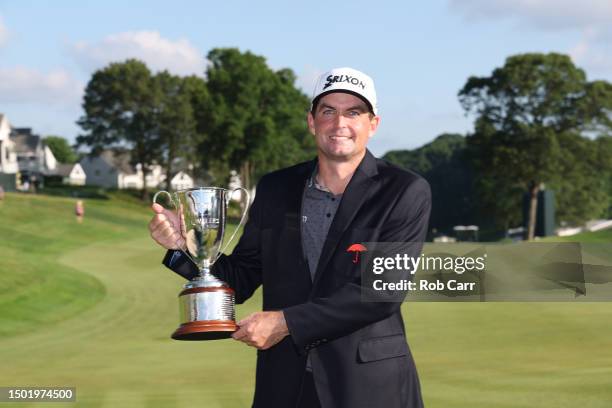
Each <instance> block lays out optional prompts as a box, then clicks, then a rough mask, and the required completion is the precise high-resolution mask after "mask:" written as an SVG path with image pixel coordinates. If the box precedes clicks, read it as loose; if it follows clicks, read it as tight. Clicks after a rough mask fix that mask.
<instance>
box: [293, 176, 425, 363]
mask: <svg viewBox="0 0 612 408" xmlns="http://www.w3.org/2000/svg"><path fill="white" fill-rule="evenodd" d="M430 211H431V191H430V188H429V184H428V183H427V181H425V180H424V179H422V178H419V179H417V180H415V181H414V182H413V183H411V184H410V185H409V186H408V187H407V188H406V190H405V191H404V192H403V193H402V194H401V195H400V196H399V198H398V200H397V201H396V203H395V204H394V206H393V209H392V210H391V212H390V215H389V218H388V220H387V221H386V222H385V223H384V224H383V227H382V230H381V235H380V238H379V242H406V243H414V244H412V245H410V246H409V249H408V251H407V255H408V256H411V257H417V256H419V255H420V253H421V251H422V248H423V242H424V240H425V238H426V235H427V226H428V222H429V214H430ZM362 289H363V288H362V286H361V279H360V278H356V279H355V280H353V281H350V282H349V283H346V284H344V285H343V286H341V287H340V288H339V289H338V290H337V291H336V292H334V293H333V295H331V296H329V297H325V298H321V297H320V298H314V299H311V300H310V301H308V302H307V303H302V304H299V305H295V306H292V307H289V308H287V309H284V310H283V312H284V315H285V320H286V322H287V326H288V329H289V333H290V334H291V337H292V339H293V341H294V343H295V344H296V345H297V347H298V350H300V351H301V352H304V351H308V350H309V349H311V348H313V347H315V346H317V345H319V344H321V343H325V342H327V341H329V340H331V339H334V338H338V337H342V336H345V335H347V334H350V333H352V332H354V331H355V330H358V329H360V328H362V327H365V326H367V325H369V324H371V323H374V322H376V321H379V320H382V319H385V318H386V317H388V316H390V315H392V314H393V313H396V312H397V311H399V309H400V307H401V300H400V301H397V299H395V300H396V301H392V302H366V301H363V300H362V297H361V296H362Z"/></svg>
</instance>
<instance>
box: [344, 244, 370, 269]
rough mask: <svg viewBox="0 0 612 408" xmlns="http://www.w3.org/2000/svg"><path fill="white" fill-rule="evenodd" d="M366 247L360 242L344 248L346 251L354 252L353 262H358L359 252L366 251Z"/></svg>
mask: <svg viewBox="0 0 612 408" xmlns="http://www.w3.org/2000/svg"><path fill="white" fill-rule="evenodd" d="M367 250H368V248H366V247H365V245H361V244H353V245H351V246H349V247H348V248H347V249H346V252H354V253H355V256H353V263H355V264H356V263H357V262H359V254H360V253H362V252H366V251H367Z"/></svg>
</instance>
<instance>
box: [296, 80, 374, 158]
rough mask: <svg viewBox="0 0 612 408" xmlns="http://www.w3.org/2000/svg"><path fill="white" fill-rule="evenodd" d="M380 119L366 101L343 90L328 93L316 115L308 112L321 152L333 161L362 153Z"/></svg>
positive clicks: (309, 125)
mask: <svg viewBox="0 0 612 408" xmlns="http://www.w3.org/2000/svg"><path fill="white" fill-rule="evenodd" d="M379 122H380V117H378V116H373V117H372V115H371V114H370V112H369V110H368V107H367V105H366V104H365V102H364V101H362V100H361V99H360V98H358V97H356V96H354V95H351V94H347V93H342V92H334V93H330V94H328V95H325V96H324V97H322V98H321V99H320V100H319V103H318V105H317V107H316V110H315V112H314V115H313V114H312V113H311V112H310V113H308V128H309V129H310V132H311V133H312V134H313V135H314V136H315V140H316V143H317V148H318V150H319V152H320V153H322V154H323V155H324V156H325V157H326V158H328V159H330V160H333V161H347V160H350V159H352V158H354V157H359V156H363V155H364V154H365V148H366V144H367V143H368V140H369V139H370V137H372V136H373V135H374V132H376V128H377V127H378V124H379Z"/></svg>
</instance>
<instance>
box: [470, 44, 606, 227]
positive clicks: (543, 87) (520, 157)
mask: <svg viewBox="0 0 612 408" xmlns="http://www.w3.org/2000/svg"><path fill="white" fill-rule="evenodd" d="M609 94H610V84H607V83H605V82H602V81H598V82H591V83H589V82H588V81H587V80H586V75H585V73H584V71H583V70H581V69H579V68H577V67H576V66H575V65H574V64H573V63H572V61H571V59H570V58H569V57H568V56H566V55H561V54H556V53H550V54H522V55H516V56H512V57H509V58H508V59H507V60H506V63H505V64H504V66H503V67H501V68H497V69H495V70H494V71H493V73H492V74H491V75H490V76H488V77H470V78H469V79H468V81H467V83H466V84H465V86H464V87H463V88H462V89H461V90H460V92H459V100H460V102H461V104H462V106H463V108H464V109H465V111H466V112H467V113H473V114H475V115H476V123H475V130H474V134H472V135H470V136H469V137H468V139H467V144H468V153H469V155H470V158H471V160H472V163H473V165H474V168H475V170H476V171H477V173H478V174H479V177H478V189H479V191H480V193H481V198H482V199H483V204H484V207H485V209H486V210H489V211H491V213H492V214H493V215H494V216H495V217H497V218H498V223H499V224H502V225H504V227H508V225H509V224H510V223H515V222H517V220H518V218H520V215H519V214H520V201H519V200H520V195H518V194H517V193H518V192H520V191H522V190H523V189H524V188H525V187H528V188H529V192H530V195H531V201H530V211H529V214H530V215H529V222H528V238H529V239H532V238H533V236H534V227H535V215H536V214H535V210H536V208H537V194H538V191H539V189H540V186H541V184H542V183H545V182H549V181H555V180H556V181H557V183H563V182H564V181H562V179H563V178H564V177H565V176H566V175H568V174H567V172H568V171H569V169H568V168H567V167H566V166H564V165H563V163H562V161H563V160H567V159H568V154H569V152H568V144H572V143H574V142H576V140H575V137H580V138H582V137H584V135H585V133H587V132H589V131H594V130H596V129H601V128H602V127H606V126H609V120H610V116H609V114H610V107H611V106H612V104H611V103H609V102H606V103H604V102H605V100H604V96H605V95H609ZM572 140H573V142H571V143H570V141H572ZM583 168H584V171H587V169H588V168H589V166H583ZM572 171H576V169H575V168H574V169H572ZM585 177H587V176H586V175H585ZM591 191H592V190H591ZM514 197H516V198H514ZM589 197H591V198H590V200H595V199H596V195H590V196H589ZM574 198H578V197H574ZM565 199H566V197H562V198H561V203H562V202H563V200H565ZM561 208H565V204H564V206H562V207H561ZM587 213H588V211H582V212H581V214H579V216H580V218H582V217H585V216H586V215H587Z"/></svg>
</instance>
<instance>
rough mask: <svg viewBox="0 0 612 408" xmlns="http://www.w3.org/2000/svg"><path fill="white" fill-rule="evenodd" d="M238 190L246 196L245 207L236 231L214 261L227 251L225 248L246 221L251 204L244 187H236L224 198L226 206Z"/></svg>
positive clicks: (249, 196)
mask: <svg viewBox="0 0 612 408" xmlns="http://www.w3.org/2000/svg"><path fill="white" fill-rule="evenodd" d="M238 190H242V191H244V194H246V205H245V206H244V211H243V212H242V217H241V218H240V222H239V223H238V226H237V227H236V229H235V230H234V233H233V234H232V236H231V237H230V238H229V239H228V240H227V242H226V243H225V244H224V245H223V248H221V250H220V251H219V254H217V257H216V258H215V261H216V260H217V259H219V257H220V256H221V254H222V253H223V252H224V251H225V250H226V249H227V247H228V246H229V244H230V243H231V242H232V241H233V240H234V238H235V237H236V234H237V233H238V230H239V229H240V227H242V226H243V225H244V220H245V219H246V215H247V212H248V210H249V204H250V203H251V195H250V194H249V191H248V190H247V189H246V188H244V187H238V188H235V189H233V190H232V191H231V192H230V193H229V194H228V195H227V198H226V203H225V204H226V205H227V206H229V202H230V200H231V198H232V196H233V195H234V193H235V192H236V191H238Z"/></svg>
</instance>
